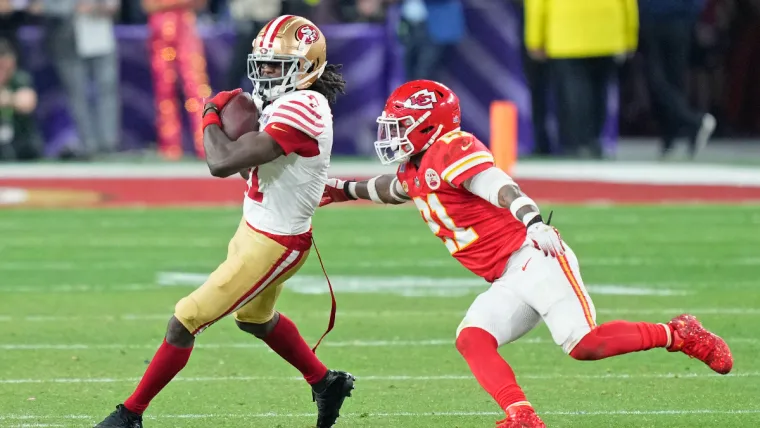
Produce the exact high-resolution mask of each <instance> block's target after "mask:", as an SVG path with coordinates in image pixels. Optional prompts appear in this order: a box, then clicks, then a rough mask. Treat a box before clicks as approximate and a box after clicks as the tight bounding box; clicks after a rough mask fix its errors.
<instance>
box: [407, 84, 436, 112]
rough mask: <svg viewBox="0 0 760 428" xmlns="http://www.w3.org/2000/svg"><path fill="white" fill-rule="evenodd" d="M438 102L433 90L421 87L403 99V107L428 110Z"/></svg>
mask: <svg viewBox="0 0 760 428" xmlns="http://www.w3.org/2000/svg"><path fill="white" fill-rule="evenodd" d="M437 102H438V98H436V96H435V92H432V91H429V90H427V89H423V90H421V91H417V92H415V93H414V94H412V96H411V97H409V98H407V99H406V101H404V107H405V108H410V109H412V110H430V109H432V108H433V105H434V104H435V103H437Z"/></svg>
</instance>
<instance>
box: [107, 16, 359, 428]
mask: <svg viewBox="0 0 760 428" xmlns="http://www.w3.org/2000/svg"><path fill="white" fill-rule="evenodd" d="M326 51H327V45H326V43H325V37H324V35H323V34H322V32H321V31H320V30H319V29H318V28H317V27H316V26H315V25H314V24H313V23H312V22H310V21H309V20H307V19H304V18H302V17H298V16H292V15H284V16H280V17H278V18H275V19H274V20H272V21H271V22H269V24H267V26H266V27H264V29H262V30H261V32H260V33H259V35H258V36H257V37H256V39H255V40H254V41H253V51H252V53H251V54H250V55H249V57H248V63H249V76H250V78H251V80H252V81H253V83H254V88H255V89H254V94H253V95H254V97H255V98H258V100H259V104H260V107H261V108H263V111H262V112H261V115H260V120H259V130H260V131H259V132H250V133H248V134H245V135H243V136H241V137H240V138H239V139H238V140H237V141H230V139H229V138H228V137H227V136H226V134H225V133H224V132H223V131H222V129H221V120H220V118H219V112H220V111H221V109H222V108H223V107H224V105H225V104H226V103H227V102H229V100H230V99H232V97H234V96H235V95H236V94H238V93H240V92H241V91H242V90H241V89H237V90H235V91H229V92H222V93H219V94H218V95H216V96H215V97H214V98H213V99H211V101H210V102H209V103H208V104H206V106H205V107H204V112H203V115H204V118H203V127H204V129H203V132H204V133H203V138H204V146H205V149H206V161H207V163H208V167H209V170H210V171H211V174H212V175H214V176H217V177H227V176H230V175H234V174H237V173H239V172H241V173H242V174H243V175H244V176H247V178H248V189H247V191H246V193H245V196H244V202H243V218H242V220H241V222H240V225H239V227H238V229H237V232H236V233H235V235H234V236H233V237H232V240H231V241H230V244H229V247H228V251H227V259H226V260H225V261H224V262H223V263H222V264H221V265H220V266H219V267H218V268H217V269H216V270H215V271H214V272H213V273H212V274H211V275H210V276H209V278H208V280H207V281H206V283H205V284H203V285H202V286H201V287H200V288H198V289H196V290H195V291H193V292H192V293H191V294H190V295H188V296H187V297H185V298H183V299H182V300H180V301H179V303H177V305H176V307H175V312H174V316H173V317H172V318H171V320H170V321H169V325H168V328H167V331H166V336H165V339H164V341H163V343H162V344H161V346H160V347H159V349H158V351H157V352H156V355H155V356H154V357H153V359H152V360H151V362H150V365H149V366H148V369H147V371H146V372H145V375H144V376H143V378H142V380H141V381H140V383H139V385H138V387H137V389H136V390H135V392H134V393H133V394H132V395H131V396H130V397H129V398H127V400H126V401H125V402H124V403H123V404H120V405H118V406H117V408H116V410H115V411H114V412H113V413H111V415H109V416H108V417H107V418H106V419H105V420H104V421H103V422H101V423H100V424H99V425H97V427H119V428H127V427H128V428H140V427H142V414H143V412H144V411H145V409H146V408H147V407H148V405H149V403H150V401H151V400H152V399H153V398H154V397H155V396H156V395H157V394H158V393H159V392H160V391H161V390H162V389H163V388H164V387H165V386H166V385H167V384H168V383H169V382H170V381H171V380H172V379H173V378H174V376H176V375H177V373H179V371H180V370H182V368H183V367H184V366H185V364H186V363H187V361H188V359H189V357H190V353H191V351H192V349H193V344H194V342H195V336H196V335H198V334H199V333H200V332H202V331H203V330H204V329H206V328H208V327H209V326H210V325H212V324H213V323H215V322H216V321H218V320H219V319H221V318H224V317H225V316H227V315H230V314H234V316H235V321H236V323H237V325H238V327H239V328H240V329H241V330H242V331H244V332H247V333H250V334H252V335H254V336H255V337H257V338H259V339H261V340H263V341H264V342H265V343H266V344H267V345H269V347H270V348H271V349H272V350H273V351H275V352H276V353H277V354H279V355H280V356H281V357H282V358H283V359H285V360H286V361H287V362H289V363H290V364H291V365H293V366H294V367H295V368H296V369H298V370H299V371H300V372H301V373H302V374H303V376H304V378H305V379H306V381H307V382H308V383H309V384H310V385H311V387H312V393H313V399H314V400H315V401H316V403H317V409H318V416H317V427H318V428H326V427H332V426H333V425H334V424H335V421H336V419H337V418H338V413H339V410H340V408H341V406H342V404H343V401H344V400H345V398H346V397H348V396H350V391H351V390H352V389H353V382H354V377H353V376H352V375H351V374H349V373H346V372H339V371H333V370H328V369H327V367H325V365H324V364H322V362H321V361H320V360H319V359H318V358H317V357H316V355H315V354H314V352H312V349H310V347H309V346H308V345H307V344H306V341H305V340H304V339H303V338H302V337H301V335H300V333H299V332H298V329H297V328H296V326H295V324H293V322H292V321H291V320H289V319H288V318H287V317H285V316H284V315H282V314H280V313H278V312H276V311H275V309H274V305H275V302H276V300H277V297H278V295H279V294H280V291H281V290H282V288H283V285H284V283H285V281H286V280H287V279H288V278H290V277H291V276H292V275H293V274H295V273H296V272H297V271H298V269H299V268H300V267H301V265H303V263H304V261H305V260H306V258H307V256H308V254H309V249H310V248H311V217H312V215H313V214H314V211H315V209H316V208H317V206H318V205H319V202H320V199H321V197H322V192H323V190H324V187H325V183H326V182H327V169H328V167H329V164H330V153H331V150H332V139H333V131H332V113H331V110H330V105H329V104H330V103H332V102H334V101H335V99H336V97H337V96H338V95H339V94H341V93H343V90H344V87H345V81H344V80H343V78H342V76H341V75H340V73H338V70H339V67H337V66H334V65H330V64H327V62H326V57H327V55H326ZM212 425H213V424H212Z"/></svg>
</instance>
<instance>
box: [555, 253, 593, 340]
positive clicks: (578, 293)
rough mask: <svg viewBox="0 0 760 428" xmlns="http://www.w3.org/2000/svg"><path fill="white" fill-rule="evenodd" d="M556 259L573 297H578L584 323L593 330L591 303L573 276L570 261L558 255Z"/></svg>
mask: <svg viewBox="0 0 760 428" xmlns="http://www.w3.org/2000/svg"><path fill="white" fill-rule="evenodd" d="M557 261H558V262H559V266H560V268H562V273H564V274H565V278H567V281H568V282H569V283H570V287H572V289H573V292H574V293H575V297H577V298H578V302H579V303H580V304H581V309H582V310H583V316H584V317H585V318H586V323H587V324H588V326H589V328H591V329H592V330H593V329H594V328H596V322H594V314H593V313H592V312H591V305H589V303H588V300H586V295H585V294H584V293H583V289H582V288H581V285H580V283H579V282H578V280H577V279H576V278H575V275H574V274H573V269H572V268H571V267H570V263H569V262H568V261H567V257H565V256H559V257H557Z"/></svg>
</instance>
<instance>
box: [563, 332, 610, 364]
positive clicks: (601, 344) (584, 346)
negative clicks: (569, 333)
mask: <svg viewBox="0 0 760 428" xmlns="http://www.w3.org/2000/svg"><path fill="white" fill-rule="evenodd" d="M605 342H606V340H604V339H602V338H600V337H599V336H597V335H596V329H594V330H591V331H589V332H588V333H587V334H586V335H584V336H583V337H581V338H580V339H579V340H577V341H576V343H575V344H574V345H573V346H572V347H571V348H570V349H569V350H568V352H567V354H568V355H570V356H571V357H572V358H574V359H576V360H578V361H596V360H601V359H602V358H605V356H606V355H607V353H606V352H605Z"/></svg>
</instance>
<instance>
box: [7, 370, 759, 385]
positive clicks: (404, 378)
mask: <svg viewBox="0 0 760 428" xmlns="http://www.w3.org/2000/svg"><path fill="white" fill-rule="evenodd" d="M356 377H357V379H358V380H359V381H361V382H368V381H369V382H434V381H473V382H474V381H475V378H473V377H472V376H471V375H437V376H411V375H385V376H383V375H379V376H361V375H356ZM518 377H519V378H520V379H533V380H552V379H574V380H599V379H619V380H637V379H711V378H749V377H753V378H754V377H760V372H740V373H732V374H728V375H719V374H716V373H707V372H705V373H609V374H602V375H566V374H561V373H555V374H518ZM139 380H140V378H51V379H0V384H12V385H18V384H56V383H57V384H71V383H134V382H138V381H139ZM253 381H294V382H303V378H302V377H298V376H294V377H285V376H209V377H182V376H179V377H177V378H175V379H174V380H173V381H172V382H253Z"/></svg>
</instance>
